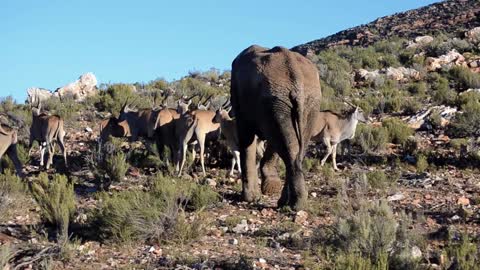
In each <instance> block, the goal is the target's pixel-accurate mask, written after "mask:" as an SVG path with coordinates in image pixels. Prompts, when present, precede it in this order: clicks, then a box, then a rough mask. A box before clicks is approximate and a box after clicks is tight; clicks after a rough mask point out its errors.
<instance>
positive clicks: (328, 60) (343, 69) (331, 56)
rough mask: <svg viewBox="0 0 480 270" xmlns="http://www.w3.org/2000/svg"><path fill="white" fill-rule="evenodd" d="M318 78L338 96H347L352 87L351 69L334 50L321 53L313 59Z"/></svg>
mask: <svg viewBox="0 0 480 270" xmlns="http://www.w3.org/2000/svg"><path fill="white" fill-rule="evenodd" d="M315 62H317V66H318V69H319V72H320V78H321V79H322V80H323V81H324V82H325V83H326V84H327V85H328V86H329V87H331V89H334V91H336V92H337V93H338V95H348V94H349V93H350V89H351V86H352V83H353V81H352V79H353V78H352V76H351V75H350V74H351V73H352V67H351V66H350V64H349V63H348V62H347V61H346V60H345V59H343V58H341V57H340V56H339V55H338V54H337V53H336V52H335V51H334V50H325V51H322V52H321V53H320V54H319V55H318V56H317V58H316V59H315Z"/></svg>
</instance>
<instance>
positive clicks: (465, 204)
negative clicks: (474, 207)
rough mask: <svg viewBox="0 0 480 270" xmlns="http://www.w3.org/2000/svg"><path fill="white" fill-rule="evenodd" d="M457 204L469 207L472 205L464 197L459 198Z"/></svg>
mask: <svg viewBox="0 0 480 270" xmlns="http://www.w3.org/2000/svg"><path fill="white" fill-rule="evenodd" d="M457 204H459V205H463V206H467V205H470V200H469V199H468V198H466V197H465V196H462V197H460V198H458V200H457Z"/></svg>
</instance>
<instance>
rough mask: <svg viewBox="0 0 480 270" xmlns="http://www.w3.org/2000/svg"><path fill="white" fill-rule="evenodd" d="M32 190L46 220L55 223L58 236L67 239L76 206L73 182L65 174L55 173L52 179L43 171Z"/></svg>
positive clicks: (33, 184)
mask: <svg viewBox="0 0 480 270" xmlns="http://www.w3.org/2000/svg"><path fill="white" fill-rule="evenodd" d="M31 192H32V195H33V198H34V199H35V201H36V202H37V204H38V205H39V206H40V209H41V210H40V211H41V217H42V219H43V220H44V222H46V223H48V224H52V225H55V226H56V228H57V234H58V237H57V238H58V239H59V240H66V239H67V237H68V226H69V224H70V220H71V218H72V217H73V214H74V213H75V208H76V206H75V193H74V191H73V183H70V182H69V181H68V179H67V177H66V176H64V175H60V174H55V175H54V176H53V179H52V180H51V181H50V180H49V179H48V175H47V174H46V173H41V174H40V175H39V177H38V178H37V179H36V180H35V181H34V182H33V183H32V185H31Z"/></svg>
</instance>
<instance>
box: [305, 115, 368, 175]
mask: <svg viewBox="0 0 480 270" xmlns="http://www.w3.org/2000/svg"><path fill="white" fill-rule="evenodd" d="M358 122H362V123H365V122H367V120H366V118H365V115H364V113H363V111H362V110H361V109H360V108H359V107H355V108H354V109H353V110H352V111H351V112H349V113H348V114H347V115H346V116H345V117H343V116H340V115H338V114H336V113H334V112H331V111H320V112H318V114H317V120H316V122H315V124H314V125H313V129H314V130H313V133H312V134H313V136H312V141H315V142H323V144H325V146H326V147H327V154H326V155H325V157H324V158H323V159H322V161H321V165H322V166H323V165H324V164H325V162H326V161H327V158H328V157H329V156H330V155H332V161H333V168H334V169H335V170H338V167H337V160H336V159H337V145H338V144H339V143H340V142H342V141H344V140H347V139H349V140H351V139H353V138H354V136H355V130H356V128H357V124H358Z"/></svg>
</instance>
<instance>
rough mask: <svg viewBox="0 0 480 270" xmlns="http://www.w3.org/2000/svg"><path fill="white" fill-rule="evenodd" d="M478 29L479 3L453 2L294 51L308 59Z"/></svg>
mask: <svg viewBox="0 0 480 270" xmlns="http://www.w3.org/2000/svg"><path fill="white" fill-rule="evenodd" d="M476 26H480V2H479V1H477V0H466V1H465V0H452V1H445V2H440V3H435V4H432V5H429V6H426V7H423V8H419V9H414V10H409V11H406V12H402V13H397V14H394V15H390V16H385V17H381V18H378V19H376V20H375V21H373V22H371V23H368V24H366V25H360V26H357V27H353V28H350V29H346V30H343V31H340V32H338V33H336V34H334V35H331V36H328V37H325V38H321V39H317V40H314V41H311V42H307V43H305V44H302V45H298V46H296V47H294V48H293V50H295V51H298V52H300V53H302V54H304V55H306V54H307V53H318V52H319V51H321V50H322V49H325V48H329V47H332V46H338V45H353V46H358V45H360V46H367V45H371V44H373V43H374V42H376V41H379V40H383V39H386V38H389V37H394V36H399V37H404V38H414V37H416V36H422V35H435V34H436V33H439V32H448V33H459V34H463V33H464V32H465V30H467V29H471V28H474V27H476Z"/></svg>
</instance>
